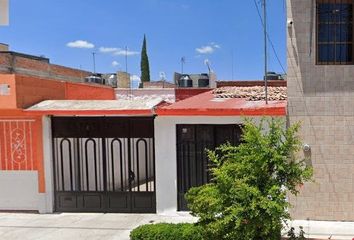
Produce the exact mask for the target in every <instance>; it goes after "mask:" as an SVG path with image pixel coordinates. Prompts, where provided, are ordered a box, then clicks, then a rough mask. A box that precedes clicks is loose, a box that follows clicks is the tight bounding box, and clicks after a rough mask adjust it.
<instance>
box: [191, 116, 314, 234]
mask: <svg viewBox="0 0 354 240" xmlns="http://www.w3.org/2000/svg"><path fill="white" fill-rule="evenodd" d="M284 126H285V124H284V121H281V120H279V119H273V118H272V119H268V120H266V119H263V120H262V121H261V123H260V124H255V123H254V122H253V121H252V120H250V119H246V120H245V124H244V128H243V136H242V143H241V144H240V145H239V146H231V145H230V144H226V145H222V146H221V147H219V148H218V149H217V150H216V151H208V155H209V158H210V160H211V161H212V163H213V167H212V168H211V174H212V182H211V183H209V184H207V185H204V186H201V187H197V188H192V189H190V191H189V192H188V193H187V194H186V198H187V201H188V203H189V204H188V206H189V208H190V210H191V213H192V215H194V216H197V217H199V222H198V225H201V226H202V227H203V229H204V230H205V238H206V239H232V240H261V239H262V240H264V239H267V240H273V239H280V233H281V230H282V228H283V223H284V221H286V220H288V219H290V215H289V213H288V211H287V209H288V208H289V207H290V204H289V202H288V201H287V198H286V195H287V193H288V192H290V193H292V194H295V195H296V194H297V193H298V186H300V185H302V184H303V183H304V182H305V181H308V180H310V179H311V177H312V168H311V167H308V166H306V164H305V161H304V160H302V159H301V160H300V159H297V157H296V156H297V155H296V153H297V152H298V151H299V150H300V148H301V145H302V144H301V141H300V139H299V137H298V136H297V132H298V129H299V127H300V125H299V124H294V125H292V126H290V127H288V128H285V127H284Z"/></svg>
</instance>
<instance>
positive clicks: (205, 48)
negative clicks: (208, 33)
mask: <svg viewBox="0 0 354 240" xmlns="http://www.w3.org/2000/svg"><path fill="white" fill-rule="evenodd" d="M195 50H196V51H197V52H198V53H200V54H208V53H213V52H214V51H215V49H214V48H213V47H212V46H202V47H200V48H196V49H195Z"/></svg>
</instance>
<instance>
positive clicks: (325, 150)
mask: <svg viewBox="0 0 354 240" xmlns="http://www.w3.org/2000/svg"><path fill="white" fill-rule="evenodd" d="M353 4H354V1H352V0H337V1H334V0H307V1H304V0H288V1H287V15H288V20H287V53H288V58H287V59H288V79H287V80H288V81H287V82H288V119H289V122H290V123H294V122H298V121H301V122H302V130H301V136H302V138H303V141H304V143H305V144H307V145H308V146H309V147H310V149H309V150H308V151H304V156H305V157H306V158H307V160H308V162H309V164H311V165H312V166H313V168H314V179H315V181H314V182H312V183H307V184H305V186H304V187H303V188H302V190H301V194H300V195H299V196H298V197H292V196H290V200H291V202H292V203H293V204H294V205H295V208H293V209H292V210H291V213H292V217H293V218H294V219H311V220H338V221H345V220H350V221H353V220H354V211H353V209H354V183H353V180H354V178H353V172H354V138H353V136H354V108H353V102H354V66H353V64H354V52H353V50H354V48H353V39H354V35H353V33H354V31H353V10H354V9H353Z"/></svg>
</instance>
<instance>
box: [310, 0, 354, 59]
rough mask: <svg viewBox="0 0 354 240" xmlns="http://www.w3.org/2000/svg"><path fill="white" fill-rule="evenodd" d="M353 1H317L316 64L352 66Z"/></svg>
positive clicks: (353, 55)
mask: <svg viewBox="0 0 354 240" xmlns="http://www.w3.org/2000/svg"><path fill="white" fill-rule="evenodd" d="M353 4H354V0H317V6H316V15H317V64H324V65H335V64H338V65H340V64H342V65H346V64H347V65H349V64H354V61H353V57H354V54H353V53H354V52H353V51H354V49H353Z"/></svg>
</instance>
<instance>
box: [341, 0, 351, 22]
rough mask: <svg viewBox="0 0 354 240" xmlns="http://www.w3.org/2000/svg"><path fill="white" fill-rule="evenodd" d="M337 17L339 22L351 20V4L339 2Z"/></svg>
mask: <svg viewBox="0 0 354 240" xmlns="http://www.w3.org/2000/svg"><path fill="white" fill-rule="evenodd" d="M339 17H340V18H339V21H340V22H351V21H352V20H353V5H352V4H341V6H340V13H339Z"/></svg>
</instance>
